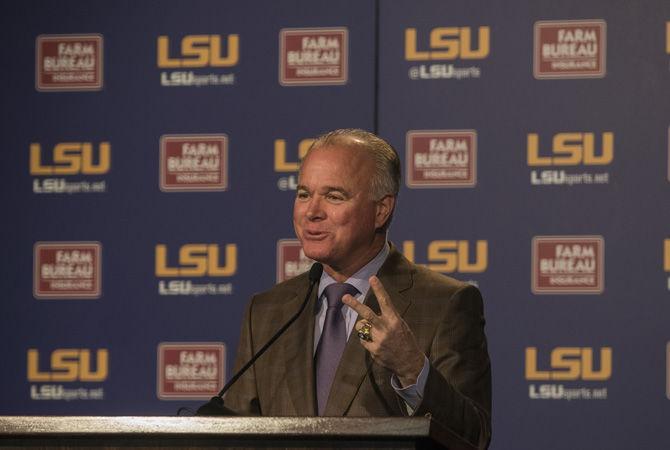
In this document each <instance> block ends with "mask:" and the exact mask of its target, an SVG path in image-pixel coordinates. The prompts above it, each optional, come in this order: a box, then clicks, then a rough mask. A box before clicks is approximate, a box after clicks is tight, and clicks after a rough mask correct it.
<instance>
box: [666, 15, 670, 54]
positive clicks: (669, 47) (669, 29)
mask: <svg viewBox="0 0 670 450" xmlns="http://www.w3.org/2000/svg"><path fill="white" fill-rule="evenodd" d="M665 52H666V53H667V54H668V55H670V22H665Z"/></svg>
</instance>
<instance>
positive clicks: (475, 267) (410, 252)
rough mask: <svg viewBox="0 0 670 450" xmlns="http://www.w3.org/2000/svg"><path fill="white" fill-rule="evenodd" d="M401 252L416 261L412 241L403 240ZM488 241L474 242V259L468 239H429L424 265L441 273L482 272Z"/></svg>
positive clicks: (485, 260) (486, 257)
mask: <svg viewBox="0 0 670 450" xmlns="http://www.w3.org/2000/svg"><path fill="white" fill-rule="evenodd" d="M402 248H403V254H404V255H405V257H406V258H407V259H409V260H410V261H412V262H415V261H416V258H415V252H414V249H415V246H414V241H405V242H403V247H402ZM488 248H489V244H488V241H484V240H479V241H477V242H476V244H475V250H474V259H471V249H470V242H468V241H431V242H430V244H428V251H427V254H428V263H426V264H424V266H426V267H428V268H429V269H431V270H434V271H436V272H441V273H453V272H458V273H482V272H484V271H485V270H486V268H487V267H488Z"/></svg>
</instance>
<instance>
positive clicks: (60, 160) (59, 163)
mask: <svg viewBox="0 0 670 450" xmlns="http://www.w3.org/2000/svg"><path fill="white" fill-rule="evenodd" d="M45 153H48V155H47V158H44V159H43V156H44V155H43V153H42V146H41V145H40V144H39V143H31V144H30V174H31V175H35V176H40V175H79V174H82V175H103V174H106V173H107V172H109V169H110V166H111V153H112V150H111V145H110V144H109V142H101V143H100V144H99V145H98V149H97V151H96V150H95V148H94V145H93V144H92V143H91V142H61V143H59V144H56V146H55V147H54V148H53V149H52V150H51V152H48V151H47V152H45ZM44 160H47V161H50V162H48V163H45V162H44Z"/></svg>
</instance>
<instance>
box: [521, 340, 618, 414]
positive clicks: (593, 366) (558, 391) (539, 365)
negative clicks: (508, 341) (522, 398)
mask: <svg viewBox="0 0 670 450" xmlns="http://www.w3.org/2000/svg"><path fill="white" fill-rule="evenodd" d="M525 357H526V360H525V378H526V380H527V381H531V382H532V383H530V384H528V398H530V399H531V400H568V401H569V400H607V385H603V384H597V383H599V382H600V383H602V382H604V381H607V380H609V379H610V378H611V377H612V348H611V347H601V348H599V349H598V348H594V347H555V348H553V349H552V350H551V352H548V351H546V350H538V348H537V347H526V355H525ZM557 382H560V383H557ZM594 383H596V384H595V385H594Z"/></svg>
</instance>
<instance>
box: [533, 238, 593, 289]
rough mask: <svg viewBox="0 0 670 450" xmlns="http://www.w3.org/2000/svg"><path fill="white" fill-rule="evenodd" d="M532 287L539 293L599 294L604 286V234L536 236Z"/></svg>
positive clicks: (534, 240)
mask: <svg viewBox="0 0 670 450" xmlns="http://www.w3.org/2000/svg"><path fill="white" fill-rule="evenodd" d="M532 245H533V249H532V267H533V269H532V274H531V278H532V286H531V288H532V291H533V292H534V293H536V294H600V293H601V292H603V290H604V288H605V281H604V278H605V267H604V260H605V241H604V239H603V238H602V236H536V237H535V238H533V244H532Z"/></svg>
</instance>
